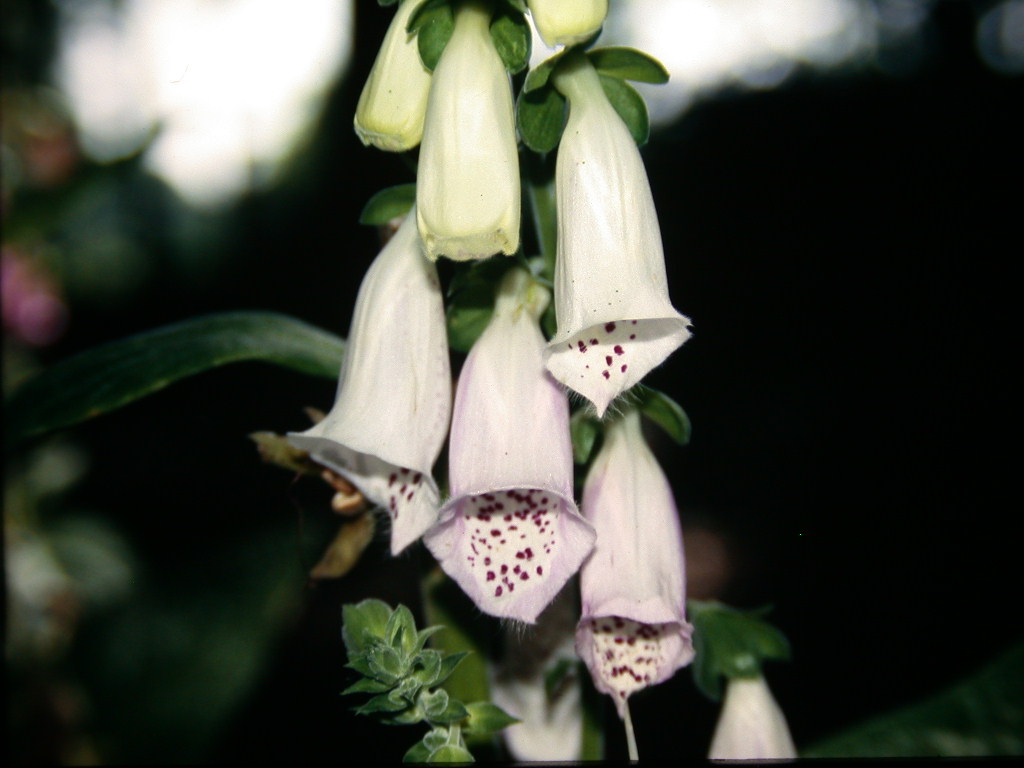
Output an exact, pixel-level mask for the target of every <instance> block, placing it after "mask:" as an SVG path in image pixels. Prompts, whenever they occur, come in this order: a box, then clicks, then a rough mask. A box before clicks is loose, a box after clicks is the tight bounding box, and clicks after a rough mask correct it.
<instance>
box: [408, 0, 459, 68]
mask: <svg viewBox="0 0 1024 768" xmlns="http://www.w3.org/2000/svg"><path fill="white" fill-rule="evenodd" d="M407 29H408V31H409V32H415V33H416V45H417V47H418V48H419V52H420V59H421V60H422V61H423V66H425V67H426V68H427V69H429V70H430V71H431V72H433V71H434V67H436V66H437V62H438V61H439V60H440V59H441V54H442V53H443V52H444V48H445V46H446V45H448V40H449V39H450V38H451V36H452V30H454V29H455V17H454V15H453V14H452V7H451V5H450V4H449V2H448V0H427V2H425V3H424V4H423V5H421V6H420V7H419V8H417V9H416V11H415V12H414V13H413V15H412V18H410V19H409V26H408V27H407Z"/></svg>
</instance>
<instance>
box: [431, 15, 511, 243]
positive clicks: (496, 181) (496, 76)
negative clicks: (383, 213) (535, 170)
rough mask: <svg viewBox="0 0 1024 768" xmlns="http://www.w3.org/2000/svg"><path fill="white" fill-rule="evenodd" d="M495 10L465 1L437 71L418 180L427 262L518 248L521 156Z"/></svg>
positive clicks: (509, 84) (432, 88)
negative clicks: (493, 29) (493, 23)
mask: <svg viewBox="0 0 1024 768" xmlns="http://www.w3.org/2000/svg"><path fill="white" fill-rule="evenodd" d="M490 20H491V8H490V6H488V5H484V4H482V3H479V2H466V3H462V4H460V5H459V6H458V8H457V10H456V11H455V29H454V31H453V32H452V36H451V39H449V41H448V44H447V46H445V49H444V51H443V52H442V54H441V58H440V60H439V61H438V63H437V66H436V67H435V68H434V76H433V82H432V83H431V86H430V98H429V101H428V103H427V117H426V123H425V125H424V128H423V143H422V145H421V147H420V157H419V171H418V173H417V182H416V215H417V216H418V217H419V228H420V236H421V237H422V238H423V243H424V248H425V250H426V253H427V256H429V257H430V258H431V259H436V258H437V257H438V256H441V255H444V256H447V257H448V258H450V259H456V260H460V261H465V260H469V259H479V258H485V257H487V256H491V255H493V254H495V253H498V252H501V253H504V254H513V253H515V252H516V250H517V249H518V248H519V218H520V200H519V155H518V150H517V148H516V134H515V120H514V114H513V108H512V87H511V82H510V81H509V76H508V73H507V72H506V71H505V66H504V64H502V61H501V57H500V56H499V55H498V51H497V49H496V48H495V47H494V41H493V40H492V38H491V33H490V28H489V25H490Z"/></svg>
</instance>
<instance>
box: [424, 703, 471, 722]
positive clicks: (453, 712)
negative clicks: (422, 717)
mask: <svg viewBox="0 0 1024 768" xmlns="http://www.w3.org/2000/svg"><path fill="white" fill-rule="evenodd" d="M429 717H430V720H431V722H435V723H455V722H458V721H459V720H464V719H466V718H467V717H469V711H468V710H467V709H466V707H465V706H464V705H463V703H462V702H461V701H458V700H456V699H451V698H450V699H448V704H447V706H446V707H445V708H444V710H443V711H441V712H439V713H438V714H436V715H430V716H429Z"/></svg>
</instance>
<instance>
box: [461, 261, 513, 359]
mask: <svg viewBox="0 0 1024 768" xmlns="http://www.w3.org/2000/svg"><path fill="white" fill-rule="evenodd" d="M513 264H514V262H513V261H512V259H509V258H507V257H505V256H492V257H491V258H489V259H484V260H482V261H477V262H474V263H472V264H470V265H468V266H465V267H462V268H461V269H460V270H459V271H457V272H456V273H455V276H454V277H453V278H452V281H451V284H450V285H449V287H448V297H449V301H448V309H447V319H448V346H450V347H451V348H452V349H454V350H456V351H458V352H468V351H469V349H470V347H472V346H473V342H474V341H476V340H477V338H479V336H480V334H481V333H483V332H484V328H486V327H487V323H488V322H490V319H491V315H492V314H493V313H494V289H495V286H497V285H498V283H499V281H500V279H501V276H502V275H504V274H505V270H507V269H508V268H509V267H511V266H513Z"/></svg>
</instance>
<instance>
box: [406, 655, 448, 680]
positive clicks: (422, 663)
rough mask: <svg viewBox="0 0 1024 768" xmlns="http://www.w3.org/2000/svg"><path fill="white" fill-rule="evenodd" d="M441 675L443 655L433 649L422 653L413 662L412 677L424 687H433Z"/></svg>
mask: <svg viewBox="0 0 1024 768" xmlns="http://www.w3.org/2000/svg"><path fill="white" fill-rule="evenodd" d="M440 675H441V654H440V652H438V651H435V650H433V649H427V650H425V651H421V652H420V653H419V655H418V656H417V658H416V660H415V661H414V662H413V672H412V676H413V677H414V678H415V679H416V680H418V681H419V682H420V683H421V684H422V685H425V686H432V685H436V684H437V682H438V677H439V676H440Z"/></svg>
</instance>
